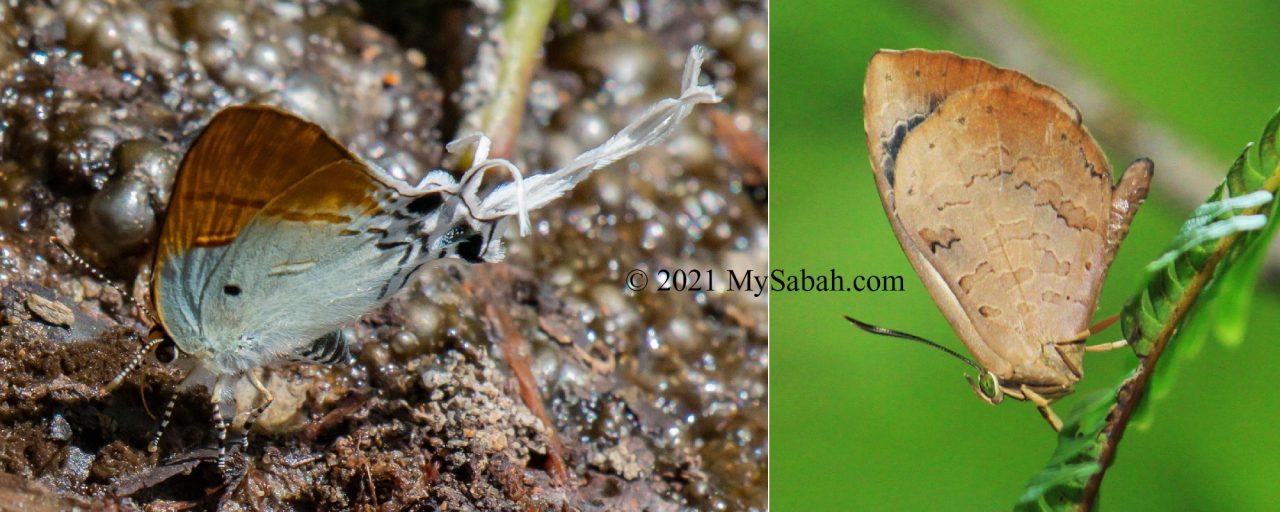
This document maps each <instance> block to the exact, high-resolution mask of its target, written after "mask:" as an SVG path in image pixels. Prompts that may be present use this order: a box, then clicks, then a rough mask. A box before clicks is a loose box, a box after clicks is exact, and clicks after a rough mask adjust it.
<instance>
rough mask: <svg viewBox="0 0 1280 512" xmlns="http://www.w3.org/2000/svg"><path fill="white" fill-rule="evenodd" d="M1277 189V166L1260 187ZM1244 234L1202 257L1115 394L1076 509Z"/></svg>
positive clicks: (1091, 498) (1094, 487) (1092, 493)
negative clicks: (1158, 368)
mask: <svg viewBox="0 0 1280 512" xmlns="http://www.w3.org/2000/svg"><path fill="white" fill-rule="evenodd" d="M1278 188H1280V168H1276V169H1273V170H1272V175H1271V177H1270V178H1268V179H1267V181H1266V182H1265V183H1263V185H1262V187H1261V188H1260V189H1259V190H1266V191H1269V192H1271V193H1273V194H1274V193H1275V192H1276V190H1277V189H1278ZM1271 207H1272V205H1271V203H1267V204H1264V205H1260V206H1256V207H1253V208H1250V209H1247V210H1244V211H1242V212H1241V213H1242V214H1243V215H1253V214H1258V213H1262V211H1263V209H1264V208H1271ZM1243 235H1244V233H1235V234H1232V235H1229V236H1226V237H1224V238H1222V239H1220V240H1219V241H1218V246H1217V247H1215V248H1214V251H1213V253H1211V254H1210V255H1209V258H1208V259H1206V260H1205V263H1204V267H1203V268H1201V269H1200V271H1199V272H1197V273H1196V275H1195V277H1194V278H1192V280H1191V283H1189V284H1188V285H1187V288H1186V292H1185V293H1183V294H1182V296H1181V297H1179V298H1178V301H1177V303H1175V304H1174V307H1173V310H1172V311H1171V312H1170V314H1169V320H1168V321H1167V322H1165V323H1164V325H1163V326H1162V327H1161V329H1160V332H1159V333H1157V334H1156V337H1155V341H1154V342H1153V343H1152V344H1151V351H1150V352H1148V353H1147V355H1146V357H1143V358H1142V359H1141V362H1140V363H1139V364H1138V372H1137V374H1135V375H1134V376H1133V377H1131V378H1129V380H1128V381H1127V382H1125V383H1124V385H1123V386H1121V387H1120V391H1119V392H1117V394H1116V403H1117V408H1116V409H1115V410H1112V411H1111V413H1110V414H1109V417H1108V418H1107V426H1106V427H1104V428H1103V429H1102V432H1100V433H1099V434H1098V435H1100V436H1106V441H1105V443H1104V444H1103V446H1102V452H1101V453H1099V455H1098V465H1099V469H1098V472H1097V473H1094V474H1093V476H1091V477H1089V483H1088V484H1086V485H1085V488H1084V495H1083V497H1082V498H1083V499H1081V501H1080V504H1079V506H1078V507H1077V510H1082V511H1088V510H1093V507H1094V505H1095V504H1096V502H1097V500H1098V491H1099V490H1100V489H1101V488H1102V479H1103V477H1105V476H1106V474H1107V468H1109V467H1111V463H1112V462H1114V461H1115V456H1116V447H1117V446H1119V444H1120V439H1121V438H1122V437H1124V430H1125V427H1127V426H1128V425H1129V420H1131V419H1133V414H1134V412H1135V411H1136V410H1137V409H1138V404H1139V403H1141V402H1142V400H1143V398H1145V396H1146V393H1147V387H1148V385H1149V384H1150V381H1151V376H1152V375H1153V374H1155V367H1156V363H1157V362H1158V361H1159V360H1160V355H1161V354H1163V353H1164V349H1165V348H1166V347H1168V345H1169V341H1170V340H1172V339H1173V336H1174V334H1176V333H1177V332H1178V327H1179V326H1180V325H1181V323H1182V319H1183V317H1185V316H1186V315H1187V313H1188V312H1190V311H1191V308H1192V306H1194V305H1195V303H1196V299H1197V298H1198V297H1199V296H1200V293H1201V292H1203V291H1204V290H1205V287H1206V286H1207V285H1208V284H1209V281H1210V279H1212V278H1213V275H1214V271H1215V270H1216V269H1217V267H1218V264H1219V263H1221V262H1222V259H1223V258H1224V257H1226V255H1227V253H1228V252H1230V249H1231V247H1232V246H1234V244H1235V243H1236V239H1237V238H1239V237H1241V236H1243Z"/></svg>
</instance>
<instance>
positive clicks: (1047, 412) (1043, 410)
mask: <svg viewBox="0 0 1280 512" xmlns="http://www.w3.org/2000/svg"><path fill="white" fill-rule="evenodd" d="M1022 394H1023V396H1025V397H1027V400H1030V401H1031V403H1033V404H1036V408H1037V409H1039V410H1040V415H1041V416H1044V419H1045V421H1048V422H1049V426H1050V427H1053V431H1054V432H1061V431H1062V420H1060V419H1058V415H1057V414H1056V413H1054V412H1053V408H1052V407H1050V403H1049V400H1047V399H1045V397H1043V396H1040V394H1039V393H1036V392H1035V391H1032V390H1031V388H1028V387H1027V386H1026V385H1023V386H1022Z"/></svg>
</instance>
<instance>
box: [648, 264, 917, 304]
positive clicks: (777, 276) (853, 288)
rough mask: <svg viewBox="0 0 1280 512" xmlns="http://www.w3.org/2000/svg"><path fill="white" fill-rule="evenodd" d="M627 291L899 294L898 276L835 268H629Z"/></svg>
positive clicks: (901, 285) (899, 281)
mask: <svg viewBox="0 0 1280 512" xmlns="http://www.w3.org/2000/svg"><path fill="white" fill-rule="evenodd" d="M624 281H625V284H626V287H627V289H628V290H631V291H634V292H640V291H645V290H653V291H658V292H704V291H705V292H717V291H726V292H747V293H751V294H753V295H755V296H756V297H759V296H760V295H761V294H763V293H764V292H765V290H768V291H770V292H900V291H903V290H905V283H904V281H903V279H902V276H900V275H865V274H852V275H845V274H842V273H840V272H837V271H836V269H828V270H827V271H819V272H814V271H811V270H809V269H800V270H799V271H798V272H788V271H787V270H786V269H780V268H775V269H773V270H772V271H770V272H769V273H768V274H766V273H764V272H757V271H755V270H724V271H721V272H715V271H713V270H712V269H665V268H663V269H657V270H651V271H646V270H642V269H638V268H637V269H632V270H630V271H628V272H627V275H626V277H625V278H624Z"/></svg>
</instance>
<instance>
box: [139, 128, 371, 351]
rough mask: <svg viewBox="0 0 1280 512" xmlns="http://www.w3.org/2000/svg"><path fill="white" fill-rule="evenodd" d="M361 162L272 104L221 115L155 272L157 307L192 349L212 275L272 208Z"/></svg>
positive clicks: (182, 192) (187, 173)
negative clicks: (298, 188) (323, 173)
mask: <svg viewBox="0 0 1280 512" xmlns="http://www.w3.org/2000/svg"><path fill="white" fill-rule="evenodd" d="M354 158H355V157H354V156H352V155H351V153H350V152H348V151H347V150H346V148H344V147H343V146H342V145H341V144H339V143H338V142H337V141H334V140H333V139H332V138H331V137H329V136H328V135H327V134H325V132H324V130H322V129H321V128H320V127H318V126H316V125H314V124H311V123H307V122H305V121H301V120H299V119H297V118H296V117H295V116H293V115H290V114H288V113H285V112H283V111H280V110H277V109H275V108H272V107H267V106H257V105H243V106H236V107H230V108H227V109H224V110H222V111H220V112H219V113H218V114H217V115H215V116H214V117H213V119H212V120H211V121H210V122H209V124H208V125H207V126H206V127H205V129H204V131H202V132H201V133H200V135H199V136H198V137H197V138H196V140H195V141H194V142H193V143H192V145H191V147H190V148H189V149H188V151H187V154H186V156H185V157H184V158H183V160H182V164H181V166H180V167H179V171H178V176H177V180H176V183H175V184H174V191H173V194H172V200H171V201H170V204H169V210H168V212H167V214H166V216H165V222H164V226H163V228H162V229H161V233H160V240H159V244H158V246H157V249H156V252H155V262H154V265H153V267H152V283H151V284H152V288H151V289H152V298H153V305H154V306H155V310H156V312H157V314H158V315H159V316H160V321H161V323H162V324H164V326H165V329H166V330H167V331H168V332H169V333H170V335H172V336H173V337H174V339H175V341H176V342H177V343H178V345H179V346H180V347H181V348H182V349H183V350H184V351H187V352H194V351H198V350H199V349H200V348H201V347H200V346H199V342H198V341H197V340H198V339H199V332H198V311H199V309H198V305H199V300H200V297H201V296H202V293H203V290H204V286H205V284H206V283H207V278H208V276H209V273H210V272H211V270H212V269H213V267H214V265H216V263H217V262H218V261H220V260H221V259H222V257H223V255H224V254H225V252H226V250H227V248H228V247H229V246H230V244H231V243H232V242H233V241H234V240H235V239H236V237H237V236H238V235H239V233H240V231H241V229H243V228H244V226H245V225H246V224H247V223H248V222H249V220H250V219H251V218H253V216H254V215H256V214H257V213H258V211H259V210H261V209H262V208H263V207H264V206H266V204H267V203H268V202H269V201H270V200H272V199H274V198H275V197H276V196H278V195H279V194H280V193H282V192H284V191H285V190H287V189H288V188H289V187H291V186H293V185H294V184H296V183H297V182H298V181H300V180H302V179H303V178H305V177H306V176H308V175H310V174H311V173H313V172H315V171H316V170H317V169H320V168H322V167H324V166H326V165H328V164H331V163H333V162H337V161H342V160H350V159H354Z"/></svg>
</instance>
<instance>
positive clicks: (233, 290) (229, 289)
mask: <svg viewBox="0 0 1280 512" xmlns="http://www.w3.org/2000/svg"><path fill="white" fill-rule="evenodd" d="M240 291H241V290H240V287H239V286H236V285H234V284H229V285H226V286H223V287H222V293H225V294H227V295H228V296H231V297H236V296H239V295H240Z"/></svg>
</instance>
